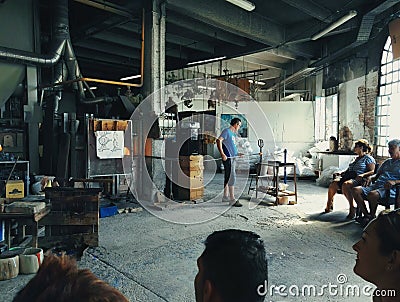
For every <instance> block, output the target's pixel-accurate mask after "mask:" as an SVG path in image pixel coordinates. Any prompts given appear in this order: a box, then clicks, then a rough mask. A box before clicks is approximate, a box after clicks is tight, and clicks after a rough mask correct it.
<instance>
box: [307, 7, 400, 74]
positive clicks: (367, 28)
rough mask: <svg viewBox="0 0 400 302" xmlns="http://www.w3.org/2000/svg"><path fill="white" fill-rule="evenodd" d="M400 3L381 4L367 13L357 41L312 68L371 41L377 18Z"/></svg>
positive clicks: (362, 21) (315, 63)
mask: <svg viewBox="0 0 400 302" xmlns="http://www.w3.org/2000/svg"><path fill="white" fill-rule="evenodd" d="M399 2H400V1H399V0H386V1H384V2H383V3H381V4H379V5H378V6H377V7H375V8H374V9H373V10H371V11H369V12H368V13H366V14H365V15H364V16H363V18H362V20H361V24H360V28H359V30H358V35H357V39H356V40H355V41H354V42H353V43H351V44H349V45H347V46H346V47H344V48H342V49H340V50H339V51H337V52H335V53H333V54H330V55H329V56H327V57H325V58H323V59H321V60H319V61H316V62H314V63H313V64H312V65H311V66H312V67H317V66H322V65H324V64H328V63H331V62H332V61H333V60H334V59H336V58H338V57H339V56H341V55H343V54H345V53H347V52H348V51H350V50H352V49H353V48H356V47H358V46H360V45H362V44H364V43H366V42H367V41H368V40H369V36H370V35H371V31H372V26H373V25H374V21H375V17H376V16H377V15H379V14H380V13H382V12H384V11H386V10H387V9H389V8H390V7H392V6H393V5H395V4H397V3H399Z"/></svg>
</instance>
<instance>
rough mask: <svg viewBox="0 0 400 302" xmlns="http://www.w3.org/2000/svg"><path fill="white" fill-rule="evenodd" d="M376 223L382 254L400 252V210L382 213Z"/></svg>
mask: <svg viewBox="0 0 400 302" xmlns="http://www.w3.org/2000/svg"><path fill="white" fill-rule="evenodd" d="M375 223H376V233H377V235H378V238H379V239H380V249H381V252H382V254H384V255H388V254H390V253H391V252H392V251H394V250H400V209H396V210H394V211H390V210H389V211H388V210H385V211H382V212H380V213H379V215H378V217H377V218H376V219H375Z"/></svg>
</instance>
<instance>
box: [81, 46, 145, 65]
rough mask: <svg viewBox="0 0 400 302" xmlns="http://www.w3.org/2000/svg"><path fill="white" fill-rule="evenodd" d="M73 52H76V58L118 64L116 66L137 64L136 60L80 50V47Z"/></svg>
mask: <svg viewBox="0 0 400 302" xmlns="http://www.w3.org/2000/svg"><path fill="white" fill-rule="evenodd" d="M75 50H76V56H77V57H82V58H87V59H93V60H96V61H103V62H108V63H112V64H118V65H132V66H133V64H134V63H135V64H137V63H138V60H137V59H132V58H127V57H121V56H117V55H112V54H108V53H102V52H96V53H95V52H93V51H92V50H90V49H86V48H82V47H76V48H75Z"/></svg>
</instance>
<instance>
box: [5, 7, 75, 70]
mask: <svg viewBox="0 0 400 302" xmlns="http://www.w3.org/2000/svg"><path fill="white" fill-rule="evenodd" d="M64 2H65V1H64ZM64 2H63V1H54V15H55V16H54V21H53V23H54V24H53V28H54V30H53V39H52V42H51V46H50V49H51V51H50V52H49V54H46V55H42V54H37V53H33V52H28V51H23V50H19V49H12V48H7V47H0V60H4V61H7V62H11V63H16V64H25V65H34V66H45V67H51V66H54V65H55V64H56V63H58V61H59V60H60V59H61V57H62V56H63V53H64V48H65V45H66V42H67V40H68V38H69V28H68V12H65V5H68V1H66V3H64ZM65 15H66V16H65ZM65 18H66V20H67V23H65V22H64V20H65Z"/></svg>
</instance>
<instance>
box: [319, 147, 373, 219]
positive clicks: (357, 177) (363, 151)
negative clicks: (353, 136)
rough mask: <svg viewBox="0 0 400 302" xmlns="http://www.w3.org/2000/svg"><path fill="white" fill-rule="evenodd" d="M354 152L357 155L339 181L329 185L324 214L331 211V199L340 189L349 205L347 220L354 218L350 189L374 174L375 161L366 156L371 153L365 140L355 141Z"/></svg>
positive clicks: (335, 180)
mask: <svg viewBox="0 0 400 302" xmlns="http://www.w3.org/2000/svg"><path fill="white" fill-rule="evenodd" d="M354 152H355V153H357V155H358V156H357V157H356V158H355V159H354V160H353V161H352V162H351V163H350V164H349V167H348V168H347V170H346V171H344V172H342V173H341V174H340V176H341V177H340V178H339V179H334V180H333V181H332V182H331V184H330V185H329V189H328V201H327V203H326V208H325V213H329V212H331V211H332V210H333V198H334V196H335V194H336V193H337V191H338V190H339V189H341V190H342V193H343V195H344V196H345V197H346V199H347V200H348V202H349V205H350V208H349V214H348V215H347V218H348V219H353V218H354V217H355V214H356V209H355V207H354V204H353V201H354V200H353V194H352V189H353V187H356V186H359V185H361V184H362V183H363V181H364V179H365V178H366V177H368V176H370V175H372V174H374V170H375V164H376V163H375V159H374V158H373V157H372V156H371V155H369V154H368V153H370V152H371V147H370V146H369V144H368V141H367V140H365V139H360V140H358V141H356V142H355V145H354Z"/></svg>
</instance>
